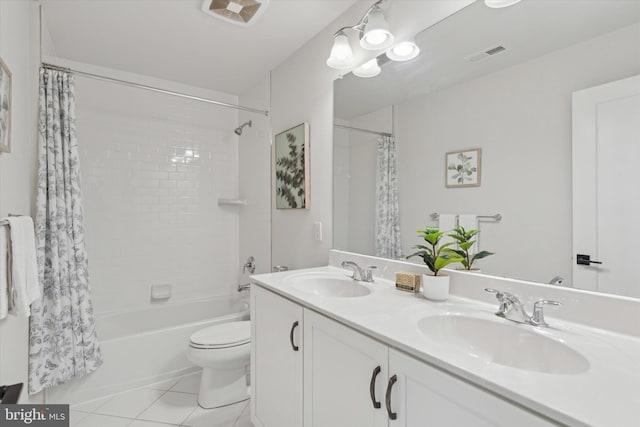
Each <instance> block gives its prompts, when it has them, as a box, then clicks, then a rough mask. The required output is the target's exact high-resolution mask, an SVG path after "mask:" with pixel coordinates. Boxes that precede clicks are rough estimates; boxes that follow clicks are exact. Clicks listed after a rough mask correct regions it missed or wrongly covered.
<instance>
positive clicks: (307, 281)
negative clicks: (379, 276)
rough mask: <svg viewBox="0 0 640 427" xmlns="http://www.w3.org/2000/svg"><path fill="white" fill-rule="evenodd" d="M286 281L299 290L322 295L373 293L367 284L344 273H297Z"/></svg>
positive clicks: (340, 296) (352, 295) (348, 295)
mask: <svg viewBox="0 0 640 427" xmlns="http://www.w3.org/2000/svg"><path fill="white" fill-rule="evenodd" d="M285 282H286V283H287V284H289V285H290V286H291V287H293V288H295V289H297V290H299V291H302V292H306V293H309V294H313V295H318V296H322V297H333V298H354V297H363V296H366V295H369V294H370V293H371V290H369V288H367V287H366V286H363V285H361V284H359V283H358V282H355V281H354V280H353V279H351V278H349V277H347V276H342V275H334V274H318V273H310V274H296V275H294V276H290V277H288V278H287V279H285Z"/></svg>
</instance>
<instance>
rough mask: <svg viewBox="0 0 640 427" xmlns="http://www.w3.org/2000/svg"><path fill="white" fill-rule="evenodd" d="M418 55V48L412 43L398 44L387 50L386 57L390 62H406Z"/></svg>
mask: <svg viewBox="0 0 640 427" xmlns="http://www.w3.org/2000/svg"><path fill="white" fill-rule="evenodd" d="M419 53H420V48H419V47H418V45H417V44H415V43H414V42H409V41H407V42H400V43H398V44H396V45H395V46H393V47H392V48H391V49H389V50H387V57H388V58H389V59H391V60H392V61H408V60H410V59H413V58H415V57H416V56H418V54H419Z"/></svg>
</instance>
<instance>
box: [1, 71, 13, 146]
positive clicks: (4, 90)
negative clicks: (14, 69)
mask: <svg viewBox="0 0 640 427" xmlns="http://www.w3.org/2000/svg"><path fill="white" fill-rule="evenodd" d="M10 151H11V71H9V67H7V64H5V63H4V61H3V60H2V58H0V153H3V152H4V153H9V152H10Z"/></svg>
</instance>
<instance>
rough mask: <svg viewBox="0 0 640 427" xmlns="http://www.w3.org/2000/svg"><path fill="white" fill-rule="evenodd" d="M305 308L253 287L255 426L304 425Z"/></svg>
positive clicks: (252, 370) (297, 426) (290, 426)
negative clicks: (303, 327) (303, 321)
mask: <svg viewBox="0 0 640 427" xmlns="http://www.w3.org/2000/svg"><path fill="white" fill-rule="evenodd" d="M302 313H303V310H302V307H301V306H299V305H298V304H295V303H293V302H291V301H289V300H287V299H284V298H282V297H280V296H278V295H276V294H274V293H272V292H269V291H267V290H264V289H262V288H260V287H258V286H252V288H251V320H252V321H251V337H252V339H251V356H252V357H251V373H252V381H251V383H252V384H251V387H252V392H251V393H252V399H251V414H252V421H253V424H254V425H255V426H256V427H300V426H301V425H302V392H303V390H302V375H303V372H302V363H303V360H302V353H303V343H302V339H303V329H302V326H303V325H302V318H303V317H302Z"/></svg>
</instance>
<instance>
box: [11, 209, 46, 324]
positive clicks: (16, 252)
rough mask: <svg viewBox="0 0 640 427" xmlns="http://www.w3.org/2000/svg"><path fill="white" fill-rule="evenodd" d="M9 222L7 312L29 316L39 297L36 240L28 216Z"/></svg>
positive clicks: (13, 217)
mask: <svg viewBox="0 0 640 427" xmlns="http://www.w3.org/2000/svg"><path fill="white" fill-rule="evenodd" d="M7 220H8V221H9V228H10V229H11V231H10V236H11V246H10V250H11V261H12V262H11V286H12V287H13V292H12V293H13V295H12V296H11V297H12V302H13V307H12V308H11V303H10V304H9V305H10V309H9V312H10V313H11V314H15V315H16V316H24V317H28V316H30V315H31V307H30V306H31V303H33V302H34V301H36V300H38V299H39V298H40V296H41V292H40V284H39V283H38V264H37V260H36V238H35V233H34V227H33V220H32V219H31V218H30V217H28V216H12V217H9V218H7Z"/></svg>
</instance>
